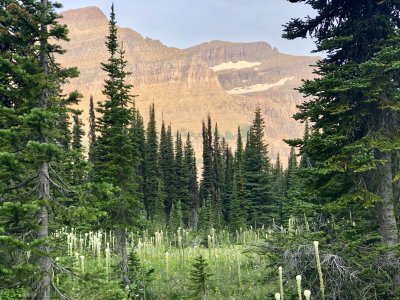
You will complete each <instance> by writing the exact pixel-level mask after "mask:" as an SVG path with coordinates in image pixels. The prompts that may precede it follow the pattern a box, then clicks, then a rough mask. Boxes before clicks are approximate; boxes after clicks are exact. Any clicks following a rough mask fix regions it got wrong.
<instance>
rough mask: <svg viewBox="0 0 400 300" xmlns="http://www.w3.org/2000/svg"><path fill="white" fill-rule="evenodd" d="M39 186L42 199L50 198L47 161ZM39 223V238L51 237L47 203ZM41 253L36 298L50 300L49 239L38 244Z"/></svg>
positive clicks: (38, 218) (41, 211)
mask: <svg viewBox="0 0 400 300" xmlns="http://www.w3.org/2000/svg"><path fill="white" fill-rule="evenodd" d="M38 180H39V187H38V197H39V199H40V200H43V201H47V200H49V198H50V182H49V166H48V164H47V163H42V164H41V165H40V167H39V176H38ZM36 218H37V223H38V225H39V230H38V232H37V238H38V239H47V238H48V237H49V216H48V211H47V205H42V206H41V207H40V209H39V211H38V213H37V216H36ZM38 251H39V255H38V258H37V264H38V267H39V272H40V278H39V279H38V283H37V286H36V295H35V299H38V300H39V299H40V300H49V299H50V274H51V260H50V257H49V252H50V251H49V247H48V246H47V241H45V242H44V244H42V245H40V246H38Z"/></svg>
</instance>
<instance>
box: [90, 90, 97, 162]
mask: <svg viewBox="0 0 400 300" xmlns="http://www.w3.org/2000/svg"><path fill="white" fill-rule="evenodd" d="M88 137H89V151H88V158H89V161H90V162H91V163H93V162H94V160H95V157H94V152H95V148H96V140H97V138H96V115H95V108H94V101H93V96H92V95H90V100H89V132H88Z"/></svg>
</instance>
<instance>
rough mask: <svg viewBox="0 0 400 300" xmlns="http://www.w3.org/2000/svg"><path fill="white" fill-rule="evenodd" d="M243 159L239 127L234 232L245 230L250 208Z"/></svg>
mask: <svg viewBox="0 0 400 300" xmlns="http://www.w3.org/2000/svg"><path fill="white" fill-rule="evenodd" d="M243 159H244V150H243V141H242V135H241V132H240V127H239V128H238V134H237V141H236V152H235V162H234V166H235V169H234V178H233V188H232V199H231V203H230V208H229V227H230V229H231V230H232V231H233V232H236V231H239V230H240V228H243V229H244V228H246V225H247V211H248V209H249V208H248V205H246V191H245V184H244V183H245V181H244V176H243Z"/></svg>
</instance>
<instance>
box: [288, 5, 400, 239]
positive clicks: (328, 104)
mask: <svg viewBox="0 0 400 300" xmlns="http://www.w3.org/2000/svg"><path fill="white" fill-rule="evenodd" d="M294 2H298V1H294ZM310 4H311V6H312V7H313V8H314V9H315V10H316V12H317V16H316V17H314V18H309V19H307V20H305V21H304V20H301V19H295V20H293V21H291V22H289V23H288V24H287V25H286V28H285V37H286V38H288V39H295V38H299V37H304V36H305V35H307V34H310V35H311V36H313V37H315V38H316V45H317V51H324V52H325V53H326V57H325V58H324V59H322V60H320V61H319V62H318V64H317V66H316V67H317V69H316V73H317V74H318V75H319V78H318V79H315V80H308V81H306V82H305V83H304V84H303V86H302V87H301V88H300V91H301V92H303V93H304V94H305V95H307V96H313V98H312V100H309V101H306V102H305V103H304V104H302V105H301V106H300V107H299V108H300V112H299V113H298V114H296V115H295V118H296V119H298V120H303V121H306V120H309V121H311V122H313V132H312V133H311V135H310V136H309V138H308V142H307V144H308V146H307V147H306V148H305V149H304V150H303V153H305V154H307V155H308V156H309V157H310V158H311V160H312V161H313V162H315V165H316V170H315V171H316V172H317V173H318V175H317V178H316V181H315V183H316V184H317V185H319V186H322V185H324V186H326V188H325V189H324V190H325V192H334V194H335V195H334V196H333V195H329V194H328V193H323V194H321V195H320V197H319V198H320V199H324V200H323V201H324V202H325V201H328V202H330V201H331V199H332V198H334V199H338V200H339V199H340V201H341V200H344V199H346V200H345V201H350V200H352V201H353V200H355V201H356V199H360V198H361V199H363V201H365V202H364V205H368V204H367V203H376V204H375V206H376V211H377V222H378V224H379V227H380V234H381V236H382V240H383V241H384V242H386V243H387V244H388V245H394V244H397V243H398V241H399V235H398V228H397V223H396V219H395V212H394V204H393V195H394V192H393V185H392V184H389V182H392V180H393V171H392V166H393V161H392V157H393V155H395V154H396V153H397V150H396V139H393V137H394V136H396V134H397V133H396V131H393V128H397V127H398V126H397V123H396V122H395V120H396V118H397V117H396V112H395V111H396V109H394V106H393V105H396V104H395V102H393V101H390V100H387V99H393V98H390V97H389V98H388V95H390V93H394V90H395V89H393V87H392V86H390V85H391V84H393V83H391V80H392V79H393V78H391V75H388V76H386V77H385V76H380V77H379V76H376V77H375V78H374V76H375V75H376V73H374V71H376V70H377V69H379V68H382V69H383V68H384V66H383V65H381V66H378V65H377V63H378V61H377V58H376V57H375V56H377V55H378V54H379V53H380V54H382V53H383V52H384V51H386V49H387V48H386V47H387V45H386V42H387V41H389V40H390V38H391V37H392V36H393V35H396V34H397V33H396V32H395V30H396V29H397V26H398V23H399V21H398V13H399V9H400V4H399V3H397V2H393V3H392V2H387V1H374V0H368V1H356V2H349V1H345V0H342V1H336V2H332V3H331V2H329V3H326V2H324V1H312V2H310ZM344 11H345V12H346V13H343V12H344ZM382 57H383V54H382ZM393 58H394V59H396V58H395V57H393ZM384 59H385V60H387V59H388V57H386V58H384ZM373 63H375V66H374V67H375V68H374V67H372V65H373ZM368 68H370V69H369V71H371V72H372V73H369V74H368V73H367V72H364V70H366V69H368ZM382 69H381V70H382ZM381 75H382V74H381ZM378 78H379V80H377V81H374V80H376V79H378ZM383 87H384V88H387V87H390V89H389V90H387V92H386V93H385V94H384V95H383V93H381V94H379V89H382V88H383ZM320 91H323V93H319V92H320ZM391 96H392V95H391ZM389 127H390V128H389ZM291 144H292V145H298V146H300V145H301V144H302V143H301V141H298V140H296V141H292V143H291ZM349 178H353V179H352V182H351V184H349V181H348V179H349ZM334 190H335V191H334ZM332 196H333V197H332ZM378 199H379V201H378Z"/></svg>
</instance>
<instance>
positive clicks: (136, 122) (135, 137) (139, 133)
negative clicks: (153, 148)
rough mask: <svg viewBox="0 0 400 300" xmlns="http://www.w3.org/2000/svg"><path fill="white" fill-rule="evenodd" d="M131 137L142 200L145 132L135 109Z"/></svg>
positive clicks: (141, 119)
mask: <svg viewBox="0 0 400 300" xmlns="http://www.w3.org/2000/svg"><path fill="white" fill-rule="evenodd" d="M131 139H132V141H133V144H134V145H135V149H134V150H135V152H136V153H138V156H139V164H138V166H137V168H136V174H137V176H138V180H139V190H140V193H141V198H142V202H143V193H144V168H145V167H144V164H145V158H146V157H145V152H146V133H145V129H144V123H143V118H142V116H141V115H140V113H139V111H138V110H136V111H135V113H134V118H133V122H132V127H131Z"/></svg>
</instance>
